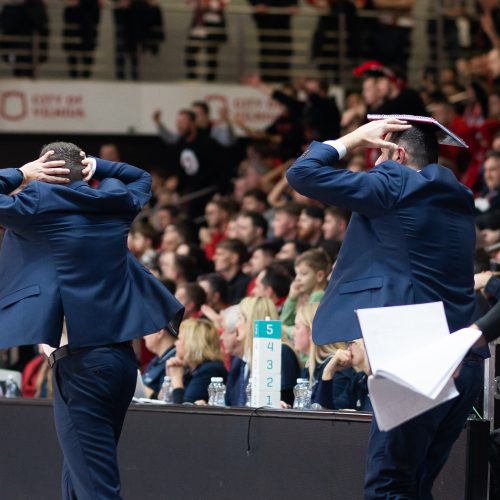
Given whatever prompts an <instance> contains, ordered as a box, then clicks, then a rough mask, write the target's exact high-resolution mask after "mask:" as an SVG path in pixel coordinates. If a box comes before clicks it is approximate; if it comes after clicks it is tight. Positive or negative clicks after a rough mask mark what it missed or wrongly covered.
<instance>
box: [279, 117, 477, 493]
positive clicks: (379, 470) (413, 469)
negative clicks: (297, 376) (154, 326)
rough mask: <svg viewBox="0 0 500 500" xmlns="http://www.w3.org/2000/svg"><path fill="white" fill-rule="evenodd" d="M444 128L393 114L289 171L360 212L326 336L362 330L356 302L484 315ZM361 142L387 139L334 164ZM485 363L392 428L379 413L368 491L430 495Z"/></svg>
mask: <svg viewBox="0 0 500 500" xmlns="http://www.w3.org/2000/svg"><path fill="white" fill-rule="evenodd" d="M436 129H437V127H434V126H431V125H428V124H421V123H418V122H412V126H411V125H410V124H409V123H407V122H405V121H401V120H399V119H395V118H389V119H384V120H378V121H374V122H371V123H367V124H366V125H363V126H362V127H360V128H358V129H357V130H355V131H353V132H351V133H349V134H347V135H346V136H344V137H342V138H340V139H338V140H336V141H326V143H317V142H315V143H312V144H311V146H310V147H309V149H308V150H307V151H306V152H305V153H304V155H302V156H301V157H300V158H299V159H298V160H297V161H296V162H295V163H294V164H293V165H292V167H291V168H290V169H289V170H288V172H287V179H288V182H289V183H290V185H291V186H292V187H293V188H294V189H296V190H297V191H298V192H299V193H301V194H303V195H306V196H308V197H310V198H313V199H316V200H319V201H322V202H323V203H326V204H331V205H336V206H340V207H342V208H346V209H349V210H351V211H352V212H353V215H352V218H351V221H350V223H349V226H348V230H347V233H346V236H345V239H344V243H343V245H342V248H341V250H340V254H339V257H338V260H337V263H336V266H335V269H334V271H333V274H332V277H331V280H330V283H329V285H328V288H327V290H326V293H325V295H324V298H323V300H322V302H321V304H320V307H319V309H318V312H317V314H316V316H315V319H314V324H313V338H314V341H315V342H316V343H317V344H328V343H333V342H339V341H348V340H353V339H356V338H359V337H361V331H360V328H359V324H358V322H357V319H356V315H355V310H356V309H361V308H367V307H383V306H394V305H404V304H416V303H425V302H434V301H442V302H443V303H444V307H445V311H446V316H447V319H448V323H449V326H450V330H451V331H454V330H457V329H459V328H462V327H466V326H468V325H470V324H471V323H473V322H474V319H476V317H475V301H474V278H473V254H474V247H475V228H474V203H473V198H472V194H471V193H470V191H469V190H468V189H467V188H466V187H464V186H463V185H462V184H460V183H459V182H458V181H457V180H456V178H455V177H454V175H453V173H452V172H451V171H450V170H448V169H446V168H444V167H442V166H440V165H438V164H437V163H436V162H437V155H438V139H437V136H436ZM449 140H453V141H454V142H455V143H457V145H459V144H460V139H458V138H456V137H454V138H453V139H448V141H449ZM460 145H461V144H460ZM358 147H369V148H380V149H381V154H380V157H379V159H378V161H377V164H376V166H375V168H373V169H372V170H370V171H368V172H357V173H356V172H350V171H348V170H345V169H335V168H333V166H334V165H335V164H336V163H337V162H338V161H339V160H340V159H341V158H342V156H344V155H345V154H346V152H348V151H351V150H353V149H355V148H358ZM402 327H404V325H402ZM422 366H423V367H424V366H425V360H422ZM482 374H483V367H482V358H481V357H480V356H479V355H476V354H473V353H472V354H470V355H469V356H467V357H466V359H465V360H464V362H463V367H462V370H461V373H460V376H459V377H458V378H457V379H456V385H457V389H458V391H459V393H460V395H459V397H457V398H455V399H454V400H451V401H448V402H446V403H444V404H442V405H440V406H438V407H437V408H435V409H433V410H431V411H428V412H426V413H424V414H422V415H420V416H418V417H416V418H414V419H412V420H410V421H408V422H406V423H404V424H402V425H400V426H398V427H397V428H395V429H393V430H391V431H389V432H381V431H380V430H379V429H378V427H377V423H376V421H375V419H373V423H372V430H371V434H370V442H369V448H368V457H367V468H366V475H365V499H382V498H386V499H389V498H390V499H391V500H393V499H419V500H427V499H431V498H432V494H431V490H432V483H433V481H434V479H435V478H436V477H437V475H438V473H439V471H440V470H441V468H442V467H443V465H444V463H445V461H446V459H447V457H448V454H449V451H450V448H451V446H452V444H453V442H454V441H455V440H456V438H457V437H458V435H459V434H460V432H461V430H462V428H463V425H464V423H465V421H466V419H467V416H468V414H469V412H470V410H471V408H472V405H473V403H474V401H475V399H476V397H477V395H478V392H479V390H480V388H481V387H482Z"/></svg>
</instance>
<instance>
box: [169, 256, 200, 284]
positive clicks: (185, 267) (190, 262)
mask: <svg viewBox="0 0 500 500" xmlns="http://www.w3.org/2000/svg"><path fill="white" fill-rule="evenodd" d="M174 263H175V267H176V268H177V270H178V271H179V272H180V273H181V274H182V276H183V277H184V278H185V279H186V281H192V280H194V279H195V276H196V261H195V260H194V259H193V257H191V256H190V255H180V254H178V253H176V254H175V257H174Z"/></svg>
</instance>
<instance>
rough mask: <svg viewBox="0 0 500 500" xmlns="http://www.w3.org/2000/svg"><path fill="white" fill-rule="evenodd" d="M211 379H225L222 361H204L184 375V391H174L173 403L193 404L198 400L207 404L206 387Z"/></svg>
mask: <svg viewBox="0 0 500 500" xmlns="http://www.w3.org/2000/svg"><path fill="white" fill-rule="evenodd" d="M212 377H222V378H223V379H224V382H225V381H226V379H227V370H226V369H225V368H224V363H223V362H222V361H206V362H205V363H202V364H201V365H199V366H198V367H196V369H195V370H194V371H193V372H192V373H191V372H188V373H186V375H184V389H174V392H173V397H174V403H176V404H181V403H194V402H195V401H198V400H200V399H202V400H204V401H207V402H208V386H209V385H210V379H211V378H212Z"/></svg>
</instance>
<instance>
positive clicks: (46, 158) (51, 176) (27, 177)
mask: <svg viewBox="0 0 500 500" xmlns="http://www.w3.org/2000/svg"><path fill="white" fill-rule="evenodd" d="M52 154H54V151H47V152H46V153H45V154H44V155H43V156H40V158H38V159H36V160H35V161H32V162H29V163H26V165H23V166H22V167H21V168H20V169H19V170H20V171H21V173H22V174H23V182H22V184H21V185H22V186H25V185H26V184H28V183H29V182H31V181H42V182H48V183H50V184H68V182H69V179H68V178H67V177H58V176H59V175H67V174H69V168H62V167H63V166H64V164H65V161H64V160H52V161H51V160H50V156H51V155H52Z"/></svg>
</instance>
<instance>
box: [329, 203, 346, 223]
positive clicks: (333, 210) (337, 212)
mask: <svg viewBox="0 0 500 500" xmlns="http://www.w3.org/2000/svg"><path fill="white" fill-rule="evenodd" d="M326 214H330V215H331V216H333V217H338V218H340V219H343V220H345V221H346V223H347V222H349V221H350V220H351V211H350V210H347V208H341V207H334V206H328V207H326V208H325V215H326Z"/></svg>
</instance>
